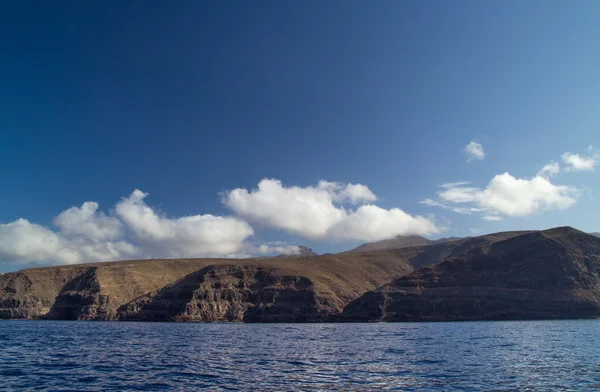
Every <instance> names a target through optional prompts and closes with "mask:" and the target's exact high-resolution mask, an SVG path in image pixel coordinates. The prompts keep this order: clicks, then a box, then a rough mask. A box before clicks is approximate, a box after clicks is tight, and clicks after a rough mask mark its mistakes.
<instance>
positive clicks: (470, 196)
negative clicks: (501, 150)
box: [423, 173, 579, 221]
mask: <svg viewBox="0 0 600 392" xmlns="http://www.w3.org/2000/svg"><path fill="white" fill-rule="evenodd" d="M578 196H579V190H578V189H577V188H575V187H571V186H566V185H555V184H552V183H551V182H550V180H549V179H548V178H544V177H542V176H540V175H537V176H535V177H533V178H516V177H514V176H512V175H511V174H509V173H503V174H499V175H496V176H495V177H494V178H493V179H492V180H491V181H490V182H489V184H488V185H487V186H486V187H485V188H477V187H472V186H465V185H462V184H459V185H455V186H446V187H442V190H441V191H440V192H438V197H439V201H434V200H431V199H426V200H424V201H423V203H424V204H427V205H438V206H442V207H444V208H448V209H452V208H453V207H454V206H459V207H460V208H462V209H466V210H465V211H466V212H465V213H471V212H482V213H484V217H483V218H484V219H486V220H492V221H494V220H500V219H502V218H501V215H506V216H511V217H516V216H527V215H531V214H534V213H537V212H540V211H547V210H564V209H566V208H569V207H571V206H573V205H574V204H575V203H576V202H577V197H578ZM455 211H456V212H461V210H460V209H458V210H455Z"/></svg>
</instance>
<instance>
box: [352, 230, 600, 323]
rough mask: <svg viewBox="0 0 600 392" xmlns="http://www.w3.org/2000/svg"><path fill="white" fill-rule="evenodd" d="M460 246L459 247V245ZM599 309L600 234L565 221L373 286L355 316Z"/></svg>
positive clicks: (596, 312) (420, 317) (580, 313)
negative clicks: (566, 224)
mask: <svg viewBox="0 0 600 392" xmlns="http://www.w3.org/2000/svg"><path fill="white" fill-rule="evenodd" d="M457 249H458V248H457ZM598 316H600V239H598V238H596V237H594V236H591V235H588V234H585V233H583V232H580V231H578V230H575V229H572V228H569V227H562V228H556V229H551V230H546V231H542V232H531V233H526V234H523V235H519V236H516V237H513V238H510V239H507V240H503V241H499V242H495V243H492V244H489V245H486V244H484V245H483V246H480V247H474V248H471V249H468V250H466V251H464V252H463V253H458V254H452V255H451V256H449V257H447V258H446V259H445V260H443V261H442V262H440V263H437V264H435V265H433V266H429V267H424V268H421V269H419V270H417V271H415V272H413V273H411V274H408V275H406V276H404V277H401V278H399V279H396V280H395V281H394V282H392V283H390V284H387V285H384V286H382V287H381V288H379V289H376V290H373V291H370V292H367V293H365V294H364V295H362V296H361V297H360V298H358V299H356V300H354V301H353V302H352V303H350V304H349V305H348V306H347V307H346V308H345V309H344V311H343V313H342V317H341V319H342V320H348V321H350V320H351V321H444V320H482V319H492V320H496V319H537V318H579V317H598Z"/></svg>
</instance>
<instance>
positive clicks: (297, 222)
mask: <svg viewBox="0 0 600 392" xmlns="http://www.w3.org/2000/svg"><path fill="white" fill-rule="evenodd" d="M148 196H149V195H148V193H145V192H143V191H141V190H138V189H136V190H134V191H133V192H132V193H131V194H130V195H129V196H127V197H123V198H122V199H121V200H120V201H119V202H117V203H116V205H115V206H114V212H113V213H112V214H111V215H106V214H105V213H104V212H102V211H99V205H98V203H96V202H93V201H87V202H85V203H83V204H82V205H81V206H74V207H71V208H69V209H67V210H65V211H62V212H61V213H60V214H59V215H58V216H56V218H54V220H53V222H52V223H53V225H54V227H53V228H47V227H44V226H41V225H39V224H35V223H32V222H30V221H29V220H27V219H23V218H21V219H17V220H16V221H14V222H10V223H6V224H0V263H1V262H10V263H18V262H50V263H58V264H76V263H84V262H91V261H111V260H123V259H134V258H161V257H168V258H182V257H248V256H253V255H267V254H295V253H298V251H299V248H298V246H295V245H290V244H287V243H267V244H254V243H252V242H250V241H249V239H250V238H251V237H252V236H253V235H254V230H253V228H252V227H251V226H250V223H248V222H251V223H256V224H259V225H261V226H265V227H270V228H275V229H280V230H284V231H286V232H289V233H293V234H297V235H299V236H301V237H303V238H306V239H313V240H315V239H316V240H319V239H338V240H362V241H372V240H379V239H383V238H389V237H393V236H395V235H399V234H430V233H435V232H437V231H438V228H437V227H436V225H435V223H434V222H433V221H432V220H431V219H427V218H424V217H421V216H412V215H409V214H407V213H406V212H404V211H402V210H401V209H398V208H392V209H383V208H380V207H378V206H375V205H373V204H371V203H373V202H375V201H376V200H377V197H376V196H375V194H374V193H373V192H372V191H371V190H370V189H369V188H368V187H367V186H366V185H362V184H341V183H337V182H328V181H320V182H319V183H318V184H317V185H316V186H309V187H304V188H302V187H285V186H283V185H282V183H281V182H280V181H278V180H268V179H266V180H263V181H261V182H260V183H259V184H258V188H257V189H255V190H252V191H248V190H246V189H234V190H231V191H228V192H225V193H224V194H223V195H222V202H223V204H224V205H225V206H226V207H227V208H229V209H231V211H233V212H234V213H235V214H236V215H237V216H215V215H210V214H204V215H190V216H183V217H169V216H166V215H165V214H161V213H160V212H158V211H157V210H156V209H154V208H153V207H151V206H149V205H148V204H146V199H147V197H148Z"/></svg>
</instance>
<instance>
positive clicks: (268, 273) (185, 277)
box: [0, 250, 425, 321]
mask: <svg viewBox="0 0 600 392" xmlns="http://www.w3.org/2000/svg"><path fill="white" fill-rule="evenodd" d="M423 252H425V250H413V251H411V252H408V253H406V254H405V253H403V252H401V251H385V252H375V253H365V254H344V255H325V256H310V257H287V258H262V259H238V260H236V259H181V260H137V261H122V262H111V263H95V264H83V265H74V266H59V267H49V268H35V269H26V270H22V271H19V272H14V273H7V274H4V275H1V276H0V318H23V319H35V318H49V319H82V320H118V319H128V320H129V319H132V320H187V321H190V320H193V321H243V320H246V321H320V320H324V319H325V318H326V317H328V316H329V315H331V314H336V313H339V312H340V311H341V310H342V309H343V307H344V306H345V305H347V304H348V303H349V302H350V301H352V300H353V299H356V298H357V297H358V296H360V295H361V294H363V293H364V292H366V291H368V290H373V289H375V288H377V287H379V286H381V285H383V284H385V283H387V282H389V281H390V280H391V279H394V278H398V277H400V276H403V275H405V274H407V273H409V272H411V271H413V270H414V269H415V266H413V264H412V262H411V258H414V257H416V256H418V255H419V254H421V253H423ZM421 264H422V263H421V262H419V266H421ZM297 308H299V309H300V310H296V309H297Z"/></svg>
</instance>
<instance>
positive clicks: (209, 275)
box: [120, 265, 336, 322]
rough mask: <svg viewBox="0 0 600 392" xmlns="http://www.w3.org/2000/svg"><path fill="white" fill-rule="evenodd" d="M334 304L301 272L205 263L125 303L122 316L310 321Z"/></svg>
mask: <svg viewBox="0 0 600 392" xmlns="http://www.w3.org/2000/svg"><path fill="white" fill-rule="evenodd" d="M334 312H336V307H335V306H334V305H333V304H331V303H329V300H328V298H327V296H321V295H320V293H319V292H318V291H317V290H315V285H314V283H313V282H312V281H311V280H310V279H308V278H306V277H302V276H297V275H289V274H285V273H284V272H282V271H281V270H278V269H275V268H265V267H261V266H255V265H219V266H209V267H206V268H202V269H200V270H199V271H196V272H194V273H192V274H190V275H188V276H186V277H185V278H183V279H181V280H180V281H177V282H175V283H173V284H170V285H168V286H167V287H165V288H163V289H161V290H159V291H157V292H155V293H150V294H148V295H145V296H143V297H141V298H138V299H136V300H134V301H132V302H130V303H129V304H128V305H126V306H125V307H124V308H123V309H122V312H121V314H120V318H121V319H123V320H169V321H171V320H173V321H205V322H206V321H208V322H214V321H238V322H240V321H244V322H311V321H312V322H314V321H324V320H325V319H326V317H327V316H328V315H329V314H332V313H334Z"/></svg>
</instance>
